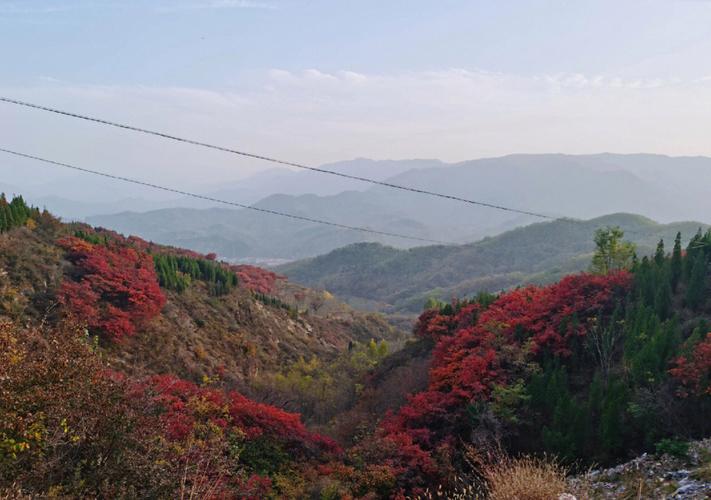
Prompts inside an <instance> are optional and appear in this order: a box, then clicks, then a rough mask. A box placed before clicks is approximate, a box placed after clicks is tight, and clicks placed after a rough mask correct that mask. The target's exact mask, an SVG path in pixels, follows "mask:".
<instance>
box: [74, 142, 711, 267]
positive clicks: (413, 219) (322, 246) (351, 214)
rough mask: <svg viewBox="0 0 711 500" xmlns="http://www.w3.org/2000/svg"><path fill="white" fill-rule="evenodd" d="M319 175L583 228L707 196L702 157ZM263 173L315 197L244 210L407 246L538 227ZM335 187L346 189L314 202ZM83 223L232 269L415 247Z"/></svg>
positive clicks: (168, 222)
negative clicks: (208, 257) (232, 264)
mask: <svg viewBox="0 0 711 500" xmlns="http://www.w3.org/2000/svg"><path fill="white" fill-rule="evenodd" d="M329 168H332V169H334V170H342V171H348V172H352V173H358V174H361V175H365V174H362V172H366V173H367V174H368V175H371V174H372V175H373V176H375V174H373V172H380V174H381V176H383V177H384V176H386V175H389V174H394V175H391V176H390V177H387V181H388V182H389V183H393V184H398V185H402V186H408V187H413V188H419V189H426V190H431V191H436V192H439V193H445V194H451V195H456V196H460V197H463V198H467V199H472V200H476V201H482V202H485V203H491V204H496V205H503V206H507V207H511V208H515V209H522V210H529V211H534V212H538V213H543V214H547V215H550V216H553V217H563V216H565V217H573V218H581V219H590V218H594V217H599V216H602V215H605V214H609V213H616V212H625V213H639V214H644V215H645V216H648V217H651V218H652V219H654V220H658V221H661V222H671V221H674V220H701V221H708V218H707V217H708V215H707V214H709V213H711V198H709V197H708V196H706V194H705V190H704V187H705V186H708V185H711V159H710V158H702V157H699V158H683V157H682V158H673V157H666V156H658V155H615V154H600V155H582V156H572V155H559V154H551V155H511V156H505V157H500V158H489V159H481V160H471V161H467V162H462V163H457V164H443V163H442V162H438V161H436V160H420V161H418V160H407V161H402V162H397V161H373V160H356V161H353V162H342V163H339V164H336V165H334V166H330V167H329ZM265 175H266V174H265ZM269 175H271V176H272V177H274V176H276V178H281V179H282V180H280V181H279V182H277V183H276V184H271V185H272V187H273V188H274V189H276V187H277V186H279V185H281V186H282V188H283V189H285V190H286V191H289V192H301V191H303V190H304V189H308V188H312V189H313V190H314V191H319V192H320V193H322V194H313V193H307V194H304V193H301V194H289V192H287V193H283V192H282V193H279V192H278V191H275V192H276V193H277V194H273V195H270V196H267V197H265V198H262V199H260V200H259V201H256V202H255V205H256V206H258V207H260V208H266V209H270V210H276V211H280V212H286V213H290V214H294V215H299V216H305V217H311V218H320V219H325V220H329V221H333V222H339V223H344V224H349V225H354V226H361V227H368V228H372V229H375V230H378V231H385V232H395V233H405V234H409V235H412V236H415V237H418V238H427V239H433V240H438V241H447V242H453V243H467V242H471V241H476V240H478V239H481V238H483V237H485V236H493V235H496V234H500V233H502V232H504V231H506V230H509V229H512V228H515V227H520V226H524V225H526V224H530V223H533V222H538V221H540V219H538V218H535V217H532V216H527V215H521V214H517V213H512V212H504V211H497V210H494V209H491V208H486V207H480V206H472V205H468V204H466V203H461V202H456V201H452V200H445V199H441V198H437V197H433V196H428V195H422V194H415V193H411V192H407V191H400V190H396V189H391V188H387V187H384V186H370V187H368V185H367V184H364V183H359V182H356V181H348V180H347V179H339V178H337V177H332V176H328V175H323V174H316V173H313V172H289V173H288V174H285V177H282V173H279V172H272V174H269ZM269 175H267V177H269ZM375 177H376V178H380V177H377V176H375ZM299 179H300V180H299ZM305 179H310V180H308V182H307V181H306V180H305ZM272 180H273V179H272ZM270 182H271V181H270ZM279 183H282V184H279ZM283 183H286V185H285V184H283ZM267 184H268V183H267ZM249 186H250V184H249V182H246V181H245V183H243V184H237V185H235V186H230V185H228V186H225V188H224V189H223V191H221V194H220V196H219V197H220V198H223V199H226V200H239V199H240V197H239V196H240V195H239V191H230V190H231V189H232V188H235V189H237V188H239V189H247V188H249ZM300 186H301V187H300ZM341 187H348V188H350V189H351V190H349V191H339V192H337V193H335V194H334V193H332V194H323V193H326V192H329V190H330V191H334V190H335V191H338V189H340V188H341ZM366 188H367V189H366ZM358 189H364V190H358ZM231 193H234V195H233V194H231ZM87 220H88V222H90V223H91V224H94V225H100V226H105V227H108V228H111V229H116V230H118V231H121V232H126V233H132V234H138V235H140V236H142V237H144V238H147V239H151V240H154V241H156V242H160V243H166V244H172V245H177V246H185V247H189V248H193V249H195V250H199V251H216V252H217V253H219V254H220V255H221V256H222V257H224V258H228V259H232V260H244V261H250V260H252V261H254V260H257V261H259V260H260V259H268V260H296V259H302V258H307V257H313V256H316V255H319V254H323V253H327V252H329V251H331V250H334V249H336V248H339V247H341V246H344V245H347V244H351V243H358V242H364V241H371V242H378V243H382V244H385V245H390V246H395V247H398V248H409V247H412V246H415V245H417V244H419V243H417V242H416V241H409V240H403V239H396V238H390V237H381V236H377V235H370V234H364V233H357V232H351V231H347V230H342V229H338V228H333V227H327V226H321V225H317V224H313V223H309V222H299V221H294V220H288V219H280V218H279V217H276V216H270V215H265V214H259V213H252V212H249V211H247V210H223V209H216V208H206V209H202V210H199V209H196V208H194V207H193V208H181V209H177V208H173V209H171V208H168V209H165V210H159V211H149V212H145V213H130V212H128V213H119V214H113V215H101V216H95V217H89V218H88V219H87Z"/></svg>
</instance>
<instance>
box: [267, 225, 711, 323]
mask: <svg viewBox="0 0 711 500" xmlns="http://www.w3.org/2000/svg"><path fill="white" fill-rule="evenodd" d="M607 226H619V227H620V228H622V229H623V230H624V231H626V235H627V238H628V239H629V240H630V241H633V242H634V243H636V244H637V247H638V252H639V254H640V255H647V254H650V253H651V252H652V250H653V249H654V247H655V246H656V244H657V243H658V242H659V240H660V239H663V240H664V241H665V242H666V244H667V245H668V246H670V245H671V244H672V243H673V242H674V238H675V236H676V233H677V232H680V233H681V234H682V236H683V238H684V240H685V241H686V240H688V239H690V238H691V237H693V236H694V234H696V232H697V231H698V229H699V228H706V227H708V226H706V225H704V224H702V223H700V222H676V223H669V224H659V223H657V222H654V221H652V220H651V219H648V218H646V217H642V216H638V215H631V214H613V215H608V216H604V217H599V218H595V219H591V220H587V221H572V220H556V221H552V222H542V223H537V224H531V225H529V226H526V227H522V228H518V229H514V230H511V231H508V232H506V233H503V234H501V235H498V236H495V237H489V238H485V239H483V240H480V241H477V242H475V243H470V244H466V245H458V246H442V245H439V246H437V245H435V246H423V247H417V248H411V249H406V250H403V249H397V248H393V247H388V246H384V245H381V244H378V243H358V244H353V245H349V246H347V247H344V248H339V249H337V250H334V251H332V252H329V253H327V254H325V255H321V256H318V257H314V258H310V259H305V260H301V261H297V262H292V263H288V264H285V265H282V266H279V267H277V268H276V270H277V271H278V272H280V273H282V274H284V275H286V276H287V277H289V279H290V280H293V281H296V282H298V283H301V284H304V285H306V286H309V287H318V288H322V289H326V290H328V291H329V292H331V293H333V294H335V295H336V296H337V297H339V298H341V299H343V300H345V301H347V302H349V303H350V304H351V305H354V306H357V307H361V308H368V309H372V310H377V311H383V312H389V313H394V312H397V313H406V314H407V313H409V314H414V313H417V312H419V311H421V310H422V307H423V305H424V304H425V302H426V301H427V300H428V299H429V298H435V299H439V300H450V299H451V298H453V297H454V298H464V297H468V296H471V295H474V294H476V293H478V292H481V291H488V292H498V291H500V290H503V289H506V288H511V287H516V286H519V285H525V284H529V283H536V284H543V283H550V282H553V281H556V280H559V279H560V278H561V277H562V276H564V275H566V274H570V273H574V272H577V271H582V270H585V269H586V268H587V267H589V264H590V258H591V256H592V252H593V250H594V248H595V245H594V242H593V235H594V232H595V230H596V229H598V228H603V227H607Z"/></svg>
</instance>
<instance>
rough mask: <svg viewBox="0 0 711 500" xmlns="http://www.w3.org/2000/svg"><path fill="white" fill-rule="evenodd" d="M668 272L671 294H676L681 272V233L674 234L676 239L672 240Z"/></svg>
mask: <svg viewBox="0 0 711 500" xmlns="http://www.w3.org/2000/svg"><path fill="white" fill-rule="evenodd" d="M670 271H671V288H672V291H673V292H676V289H677V287H678V286H679V281H680V280H681V275H682V272H683V268H682V261H681V233H676V238H675V239H674V250H673V251H672V257H671V263H670Z"/></svg>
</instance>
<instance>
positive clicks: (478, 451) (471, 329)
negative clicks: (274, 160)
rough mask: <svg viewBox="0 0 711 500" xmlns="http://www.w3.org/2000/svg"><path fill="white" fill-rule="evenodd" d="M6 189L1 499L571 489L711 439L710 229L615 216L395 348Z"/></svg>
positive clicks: (353, 319) (240, 276) (202, 264)
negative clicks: (574, 256) (619, 221)
mask: <svg viewBox="0 0 711 500" xmlns="http://www.w3.org/2000/svg"><path fill="white" fill-rule="evenodd" d="M4 203H5V204H6V205H2V206H6V207H13V208H6V209H3V213H5V212H7V213H11V214H12V217H11V219H12V223H11V224H8V225H6V226H4V228H5V229H4V231H3V232H2V234H0V258H1V259H2V260H1V261H0V271H1V273H0V315H1V316H2V318H1V321H0V465H2V467H0V493H1V494H2V495H5V496H9V497H22V496H23V495H25V496H26V495H35V496H39V497H47V496H60V497H61V496H64V497H111V498H115V497H151V498H176V497H178V498H181V497H182V498H187V497H190V496H192V497H193V498H233V497H238V498H240V497H241V498H255V499H256V498H260V499H261V498H363V499H367V498H400V499H402V498H407V497H410V498H431V497H432V495H436V494H437V493H435V492H436V491H439V492H441V493H440V494H439V496H443V497H456V496H457V495H459V497H464V498H468V497H475V496H476V495H479V496H484V497H486V496H490V497H491V498H512V497H516V496H517V495H519V494H520V493H521V490H520V489H519V490H516V489H515V488H516V487H517V486H516V485H518V487H519V488H524V490H523V491H525V492H527V494H531V493H532V492H536V491H537V492H538V493H537V495H539V496H537V497H535V496H534V498H550V497H554V498H555V497H557V496H558V495H559V494H561V493H564V492H574V493H579V494H581V495H583V494H585V485H584V484H582V485H581V484H580V483H579V482H575V481H570V480H569V478H567V477H566V471H571V472H575V471H578V470H585V469H586V468H587V467H588V466H589V465H591V464H593V463H596V464H604V465H607V464H610V465H612V464H615V463H618V462H622V461H625V460H627V459H629V458H631V457H632V456H634V455H635V454H638V453H641V452H651V453H657V454H663V453H667V454H669V453H671V454H675V455H676V456H683V455H684V454H685V453H687V451H685V450H688V449H689V447H688V444H687V441H688V440H690V439H696V438H702V437H705V436H709V435H711V423H710V422H709V419H708V418H707V415H708V414H709V412H710V411H711V386H710V382H711V356H710V354H711V336H710V335H711V334H709V333H708V331H709V329H710V328H709V324H710V323H709V322H711V299H710V294H709V291H710V290H711V232H707V233H703V232H701V231H698V232H696V231H694V232H692V233H691V235H689V236H682V235H681V234H675V235H673V236H672V238H671V239H670V240H667V241H657V242H656V245H655V246H654V249H653V250H652V251H651V252H650V253H649V255H645V253H643V252H642V249H640V248H638V249H637V253H638V255H635V254H634V247H633V245H632V244H631V243H628V242H624V241H623V240H622V237H623V231H622V230H620V229H618V228H615V229H600V230H599V231H598V232H597V233H596V234H595V243H594V247H593V250H594V255H592V259H591V260H590V261H589V262H592V266H591V271H592V272H589V273H578V274H571V275H568V276H566V277H564V278H562V279H561V280H560V281H558V282H556V283H552V284H549V285H546V286H533V285H531V286H526V287H522V288H517V289H514V290H511V291H508V292H502V293H500V294H498V295H495V294H488V293H483V292H482V293H479V294H477V295H476V296H475V297H472V298H469V299H461V300H454V301H452V302H451V303H445V302H437V301H430V307H429V308H428V309H427V310H425V311H424V312H423V313H422V314H421V315H420V317H419V320H418V322H417V325H416V327H415V329H414V338H413V339H411V340H410V341H409V342H407V344H406V345H405V346H404V348H403V349H401V350H398V351H397V352H391V351H392V348H391V346H392V345H393V344H394V343H396V342H397V341H398V340H399V339H400V337H399V334H398V332H397V331H395V330H393V329H392V327H390V326H388V325H387V324H386V323H385V322H384V321H383V320H382V319H380V318H378V317H377V316H368V315H363V314H361V313H357V312H355V311H353V310H351V309H349V308H348V307H345V306H343V305H342V304H339V303H338V302H337V301H335V300H334V299H333V298H332V297H331V296H330V295H329V294H327V293H323V292H314V291H312V290H309V289H306V288H303V287H300V286H297V285H293V284H290V283H289V282H287V281H286V280H284V279H283V278H280V277H279V276H278V275H276V274H274V273H271V272H269V271H265V270H262V269H259V268H254V267H250V266H232V265H229V264H225V263H221V262H219V261H217V260H216V258H215V256H214V255H209V254H208V255H203V254H197V253H195V252H192V251H188V250H182V249H178V248H171V247H164V246H160V245H155V244H152V243H148V242H146V241H144V240H142V239H139V238H135V237H124V236H121V235H119V234H117V233H114V232H110V231H106V230H99V229H94V228H91V227H89V226H86V225H82V224H69V225H66V224H62V223H60V222H59V221H58V220H57V219H55V218H54V217H53V216H52V215H51V214H49V213H47V212H41V211H39V210H37V209H36V208H32V207H29V206H27V205H26V204H25V203H24V201H23V200H21V199H19V198H16V199H14V200H13V201H11V202H9V203H8V202H7V200H5V201H4ZM642 222H644V221H642ZM646 223H647V224H650V223H649V222H646ZM687 239H688V240H689V242H688V244H682V241H684V242H686V241H687ZM463 272H469V271H468V270H464V271H463ZM522 454H523V455H522ZM544 454H545V455H544ZM542 456H548V457H556V460H557V461H558V462H557V465H556V463H552V462H551V461H550V460H551V459H550V458H549V459H543V458H540V457H542ZM535 457H539V458H535ZM695 460H696V462H695V464H696V465H695V466H694V467H696V468H695V469H694V470H693V471H690V472H688V474H693V475H694V477H701V478H703V477H705V476H704V474H706V472H705V471H706V470H707V468H709V467H711V460H709V457H705V456H699V457H696V459H695ZM525 474H529V476H525ZM522 477H528V478H529V479H526V480H522ZM662 481H667V480H666V479H662ZM648 482H649V484H648ZM659 484H660V482H659V481H657V478H647V479H644V480H643V479H640V481H639V483H638V484H637V483H635V492H636V493H635V494H638V495H641V496H642V497H644V496H645V495H646V494H647V493H649V494H651V492H652V491H657V489H658V488H659ZM664 484H665V487H668V488H674V485H673V483H672V482H671V481H669V484H668V485H667V483H664ZM652 488H654V489H652ZM542 492H547V493H542Z"/></svg>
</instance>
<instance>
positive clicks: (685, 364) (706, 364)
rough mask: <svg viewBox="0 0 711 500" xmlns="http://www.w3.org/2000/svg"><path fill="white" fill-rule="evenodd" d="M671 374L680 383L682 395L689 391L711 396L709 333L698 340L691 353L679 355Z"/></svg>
mask: <svg viewBox="0 0 711 500" xmlns="http://www.w3.org/2000/svg"><path fill="white" fill-rule="evenodd" d="M670 372H671V374H672V375H673V376H674V377H675V378H677V379H678V380H679V381H680V382H681V384H682V387H683V388H682V390H681V391H680V393H681V394H682V395H688V394H689V392H692V393H695V394H699V395H703V394H706V395H710V396H711V333H709V334H707V336H706V338H705V339H703V340H702V341H701V342H699V343H698V344H697V345H696V346H695V347H694V349H693V351H692V353H691V355H689V356H680V357H679V358H678V359H677V360H676V363H675V366H674V367H673V368H672V369H671V370H670Z"/></svg>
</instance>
